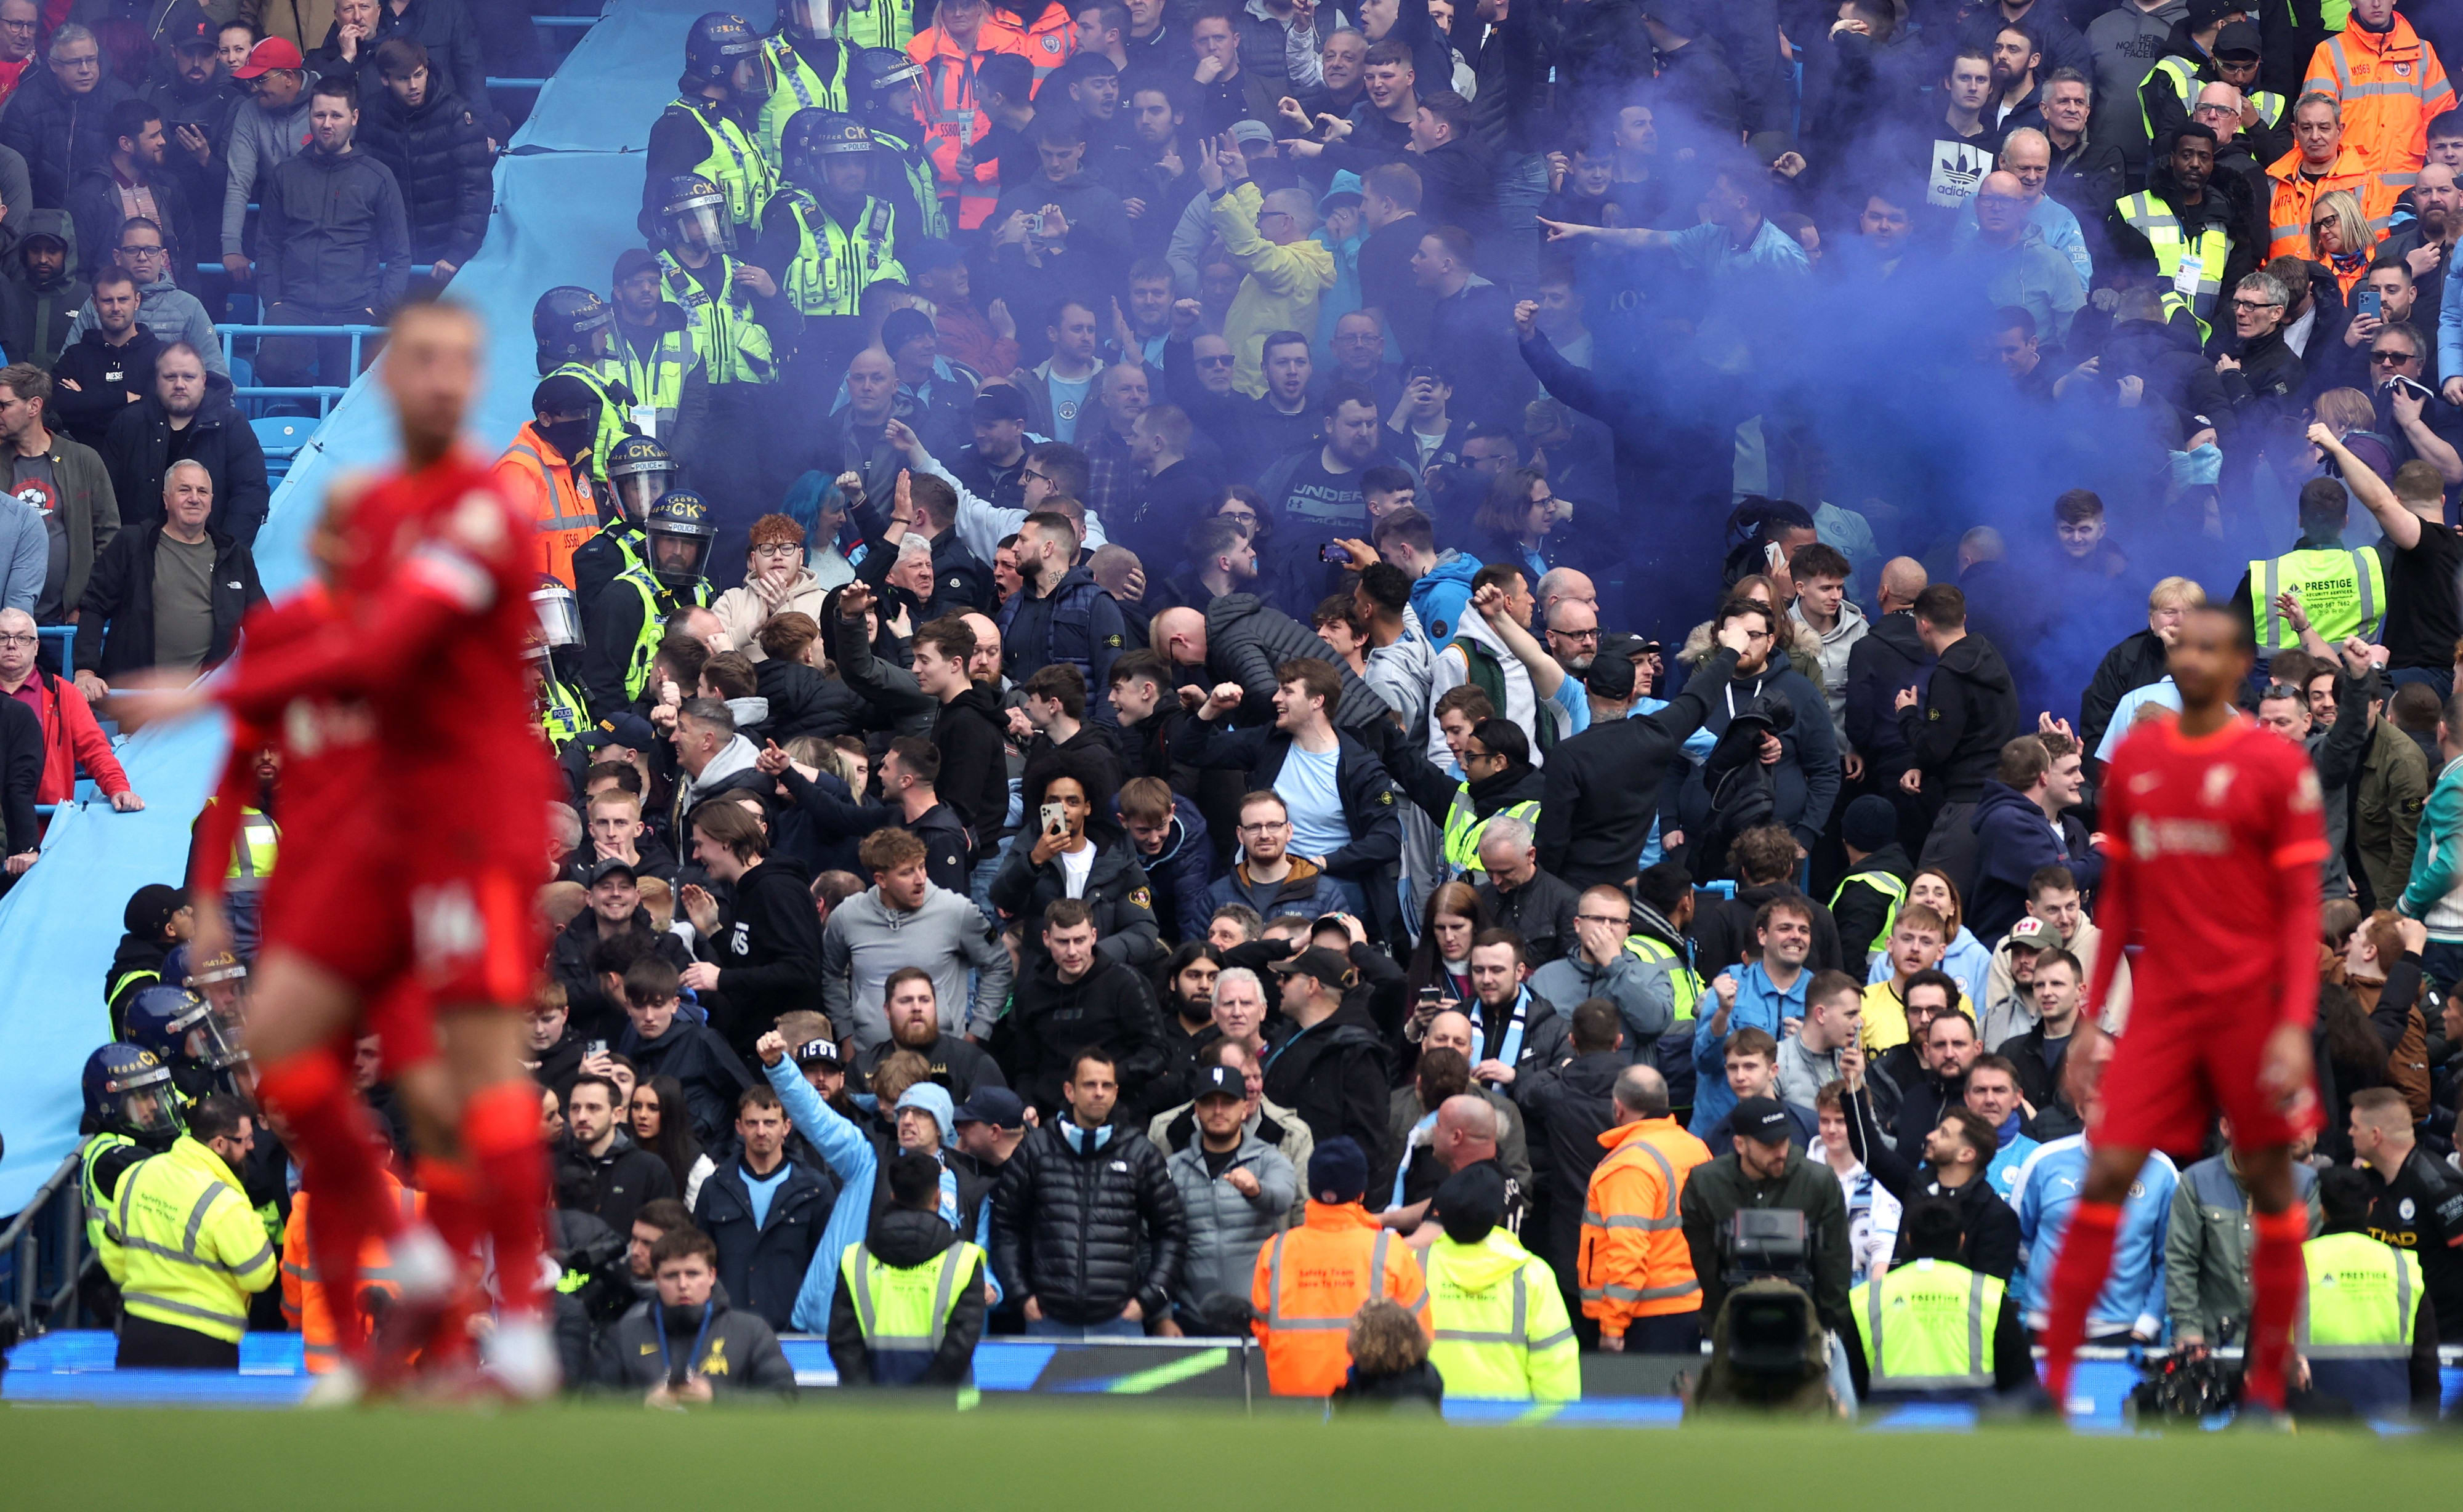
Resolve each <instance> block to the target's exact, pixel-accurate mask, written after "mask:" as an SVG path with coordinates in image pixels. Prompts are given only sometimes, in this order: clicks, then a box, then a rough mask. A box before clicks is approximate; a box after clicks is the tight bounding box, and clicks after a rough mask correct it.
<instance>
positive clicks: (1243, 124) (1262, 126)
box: [1231, 119, 1275, 147]
mask: <svg viewBox="0 0 2463 1512" xmlns="http://www.w3.org/2000/svg"><path fill="white" fill-rule="evenodd" d="M1231 140H1233V141H1236V142H1239V143H1240V144H1241V145H1242V146H1244V147H1245V146H1247V145H1249V144H1250V143H1252V142H1261V141H1262V142H1271V141H1273V140H1275V129H1274V128H1273V127H1272V126H1269V125H1267V124H1266V123H1265V122H1264V121H1262V120H1248V119H1242V120H1235V121H1233V122H1232V123H1231Z"/></svg>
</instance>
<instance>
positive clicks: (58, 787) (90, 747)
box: [0, 667, 128, 803]
mask: <svg viewBox="0 0 2463 1512" xmlns="http://www.w3.org/2000/svg"><path fill="white" fill-rule="evenodd" d="M26 685H27V687H28V688H30V689H32V690H33V698H32V699H29V700H27V701H25V702H28V703H29V704H30V705H31V706H32V707H33V711H34V717H35V718H36V719H38V720H40V721H42V722H43V779H42V781H41V782H40V783H38V784H36V785H35V788H34V801H35V802H36V803H67V802H69V801H70V800H71V799H74V798H75V797H76V769H77V763H79V762H83V763H85V771H86V775H87V776H89V777H92V778H93V779H94V782H95V786H96V787H98V788H101V789H102V790H103V793H104V795H105V796H106V797H107V796H109V795H110V794H113V793H120V792H126V791H127V790H128V774H127V773H126V772H124V771H122V770H120V758H119V757H117V756H115V755H113V754H112V752H111V737H110V736H108V735H105V734H104V733H103V732H102V726H101V725H100V724H96V723H95V718H94V709H93V706H92V705H90V704H88V703H87V702H86V701H85V695H84V694H82V693H79V692H78V691H77V686H76V683H74V682H71V681H69V680H66V679H63V678H55V677H54V676H52V675H51V674H50V673H48V672H45V671H43V670H42V669H41V668H40V667H37V668H35V669H34V672H33V676H31V677H29V678H28V679H27V680H26ZM14 697H16V695H15V694H12V693H7V692H0V698H14Z"/></svg>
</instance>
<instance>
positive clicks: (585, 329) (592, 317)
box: [531, 284, 616, 373]
mask: <svg viewBox="0 0 2463 1512" xmlns="http://www.w3.org/2000/svg"><path fill="white" fill-rule="evenodd" d="M531 336H532V339H534V340H535V341H536V342H537V343H538V367H539V371H540V372H541V373H550V372H554V371H555V370H556V368H558V367H560V366H562V365H563V364H564V363H567V362H581V363H592V362H597V361H599V360H600V359H601V358H603V357H605V356H607V355H608V354H609V353H611V352H613V351H614V350H615V340H616V312H615V311H613V310H611V309H609V308H608V306H607V301H606V300H604V299H601V298H599V296H598V295H597V294H594V293H592V292H590V291H589V290H587V289H583V288H580V287H578V286H577V285H573V284H561V285H558V286H557V287H556V288H554V289H551V290H549V291H548V292H546V293H543V294H541V295H539V297H538V303H537V304H535V305H533V306H532V307H531Z"/></svg>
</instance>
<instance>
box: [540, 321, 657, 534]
mask: <svg viewBox="0 0 2463 1512" xmlns="http://www.w3.org/2000/svg"><path fill="white" fill-rule="evenodd" d="M614 320H615V315H614V314H613V313H611V312H610V311H609V310H608V308H607V302H606V301H605V300H603V299H601V298H599V296H598V295H597V294H594V293H592V292H590V291H589V290H587V289H581V288H577V287H576V286H574V285H572V284H560V285H558V286H557V287H556V288H554V289H551V290H549V291H548V292H546V293H543V294H541V295H539V296H538V303H536V304H534V305H533V306H532V307H531V339H532V340H534V341H535V342H536V343H537V344H538V352H537V363H538V372H539V377H541V378H574V379H577V380H578V381H579V382H580V383H581V384H582V386H584V387H585V388H587V389H589V390H590V392H591V394H592V395H593V396H594V397H596V398H597V399H598V400H599V413H598V421H597V424H596V426H595V428H594V430H593V432H592V435H591V438H590V467H589V473H590V477H591V480H592V481H593V482H595V483H599V484H602V485H603V484H605V483H606V481H607V458H608V454H609V453H611V452H612V451H614V450H615V447H616V443H618V442H620V441H621V440H623V439H624V437H625V436H626V435H627V434H628V433H629V432H630V431H631V429H632V425H631V420H632V414H633V402H634V401H633V395H632V391H631V390H629V389H627V388H626V387H624V385H623V383H622V381H621V377H620V370H619V369H618V367H617V365H616V362H615V359H614V358H613V357H612V356H610V353H611V352H612V350H613V341H614V333H613V332H612V330H611V329H610V327H611V326H612V324H613V323H614Z"/></svg>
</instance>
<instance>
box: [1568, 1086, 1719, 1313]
mask: <svg viewBox="0 0 2463 1512" xmlns="http://www.w3.org/2000/svg"><path fill="white" fill-rule="evenodd" d="M1600 1145H1601V1147H1602V1148H1603V1149H1605V1150H1606V1151H1607V1152H1608V1156H1607V1158H1605V1159H1603V1160H1602V1161H1601V1162H1600V1163H1599V1165H1598V1167H1597V1168H1596V1169H1594V1170H1593V1171H1592V1172H1591V1187H1590V1192H1589V1194H1588V1195H1587V1196H1586V1197H1585V1198H1584V1199H1582V1242H1581V1249H1580V1255H1579V1257H1578V1260H1577V1267H1578V1268H1577V1270H1576V1274H1577V1276H1578V1277H1579V1278H1580V1286H1581V1292H1582V1316H1583V1317H1586V1318H1597V1319H1598V1320H1599V1322H1600V1334H1601V1336H1602V1337H1603V1338H1612V1339H1613V1338H1623V1337H1624V1332H1625V1329H1626V1328H1628V1327H1629V1326H1630V1325H1631V1324H1632V1322H1633V1320H1634V1319H1636V1318H1656V1317H1661V1316H1664V1315H1666V1314H1667V1313H1671V1312H1690V1311H1692V1310H1693V1309H1695V1308H1697V1307H1701V1306H1702V1287H1701V1284H1700V1283H1699V1282H1697V1281H1695V1280H1694V1279H1693V1257H1692V1254H1691V1252H1690V1251H1689V1250H1688V1249H1687V1248H1686V1247H1685V1230H1684V1228H1683V1226H1682V1224H1683V1220H1681V1219H1680V1218H1679V1217H1678V1216H1677V1212H1676V1204H1677V1201H1678V1199H1681V1198H1682V1197H1683V1196H1684V1194H1685V1178H1686V1177H1687V1176H1689V1174H1691V1172H1692V1170H1693V1168H1694V1167H1695V1166H1697V1165H1700V1164H1702V1163H1703V1162H1704V1161H1706V1160H1708V1159H1710V1158H1711V1147H1710V1146H1708V1145H1706V1144H1704V1143H1703V1142H1702V1141H1701V1140H1699V1139H1696V1138H1694V1137H1693V1136H1692V1135H1691V1134H1688V1133H1686V1132H1685V1129H1684V1126H1683V1125H1681V1124H1679V1123H1678V1122H1677V1121H1676V1120H1675V1119H1673V1118H1639V1119H1636V1120H1635V1121H1633V1122H1632V1123H1629V1124H1620V1125H1618V1126H1617V1127H1616V1128H1614V1129H1611V1130H1609V1131H1607V1132H1606V1133H1605V1134H1601V1135H1600Z"/></svg>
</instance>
